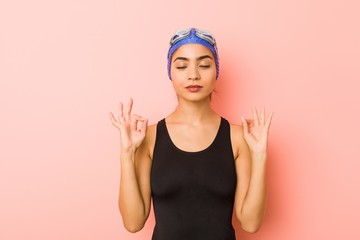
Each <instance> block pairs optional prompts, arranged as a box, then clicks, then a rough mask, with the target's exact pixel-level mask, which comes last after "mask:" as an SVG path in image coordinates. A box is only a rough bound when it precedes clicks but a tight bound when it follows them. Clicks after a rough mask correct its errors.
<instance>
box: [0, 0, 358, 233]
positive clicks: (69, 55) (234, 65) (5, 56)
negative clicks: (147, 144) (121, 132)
mask: <svg viewBox="0 0 360 240" xmlns="http://www.w3.org/2000/svg"><path fill="white" fill-rule="evenodd" d="M359 7H360V4H359V3H357V1H351V0H348V1H346V0H345V1H335V0H331V1H325V0H323V1H320V0H315V1H314V0H305V1H291V0H290V1H289V0H278V1H265V0H257V1H231V0H223V1H216V2H215V3H214V2H213V3H210V1H206V2H205V1H192V0H183V1H177V2H176V1H165V0H161V1H145V0H143V1H127V2H125V1H115V0H102V1H94V0H91V1H89V0H82V1H80V0H76V1H74V0H71V1H70V0H63V1H45V0H43V1H40V0H34V1H24V0H23V1H21V0H15V1H2V2H1V3H0V109H1V118H0V143H1V145H0V146H1V150H0V193H1V197H0V239H1V240H10V239H11V240H23V239H31V240H33V239H34V240H35V239H52V240H57V239H59V240H60V239H61V240H62V239H88V240H92V239H94V240H95V239H136V240H143V239H150V236H151V232H152V228H153V226H154V218H153V216H151V217H150V220H149V221H148V223H147V225H146V227H145V229H144V230H142V231H141V232H139V233H137V234H130V233H127V232H126V231H125V229H124V228H123V226H122V222H121V218H120V214H119V212H118V209H117V194H118V186H119V166H120V164H119V138H118V132H117V131H116V129H115V128H113V126H112V125H111V123H110V120H109V118H108V112H109V111H115V110H116V107H117V104H118V101H120V100H123V101H126V100H127V99H128V98H129V97H130V96H132V97H133V98H134V99H135V105H134V108H135V111H136V112H138V113H140V114H142V115H143V116H146V117H148V118H149V119H150V122H151V123H155V122H156V121H157V120H159V119H160V118H162V117H164V116H166V114H168V113H169V112H170V111H171V110H172V109H173V108H174V106H175V104H176V99H175V96H174V94H173V92H172V86H171V82H170V81H169V80H168V79H167V75H166V52H167V47H168V40H169V37H170V36H171V34H172V33H173V32H174V31H175V30H176V29H178V28H184V27H190V26H196V27H199V28H204V29H208V30H210V31H212V32H213V33H214V34H215V36H216V37H217V41H218V47H219V51H220V57H221V63H220V64H221V73H220V79H219V81H218V86H217V92H218V93H217V94H216V95H215V97H214V106H215V108H216V109H217V110H218V111H219V112H220V113H221V114H223V115H224V116H225V117H226V118H228V119H229V120H231V121H232V122H234V123H240V117H241V115H245V116H246V117H250V116H251V115H250V107H251V105H252V104H255V105H258V106H265V107H266V108H267V109H268V110H271V111H274V112H275V114H274V118H273V124H272V127H271V134H270V158H269V165H268V166H269V168H268V208H267V213H266V217H265V220H264V223H263V226H262V228H261V230H260V231H259V232H258V233H256V234H255V235H250V234H245V233H244V232H242V231H241V230H239V229H237V230H236V231H237V237H238V239H246V240H251V239H269V240H274V239H276V240H289V239H291V240H303V239H334V240H335V239H336V240H337V239H346V240H352V239H354V240H355V239H360V233H359V231H358V223H359V220H360V217H359V216H360V211H359V204H360V184H359V183H360V174H359V168H360V163H359V162H360V161H359V153H358V151H359V149H360V145H359V136H360V127H359V122H360V114H359V104H360V98H359V96H358V93H357V92H358V89H359V85H360V84H359V82H360V57H359V56H360V31H359V22H360V17H359V15H358V9H359ZM235 226H236V227H239V226H238V225H237V224H235Z"/></svg>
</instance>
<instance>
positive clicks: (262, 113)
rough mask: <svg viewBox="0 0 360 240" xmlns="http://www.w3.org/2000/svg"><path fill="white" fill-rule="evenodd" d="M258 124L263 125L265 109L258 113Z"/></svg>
mask: <svg viewBox="0 0 360 240" xmlns="http://www.w3.org/2000/svg"><path fill="white" fill-rule="evenodd" d="M260 124H261V125H265V108H262V110H261V112H260Z"/></svg>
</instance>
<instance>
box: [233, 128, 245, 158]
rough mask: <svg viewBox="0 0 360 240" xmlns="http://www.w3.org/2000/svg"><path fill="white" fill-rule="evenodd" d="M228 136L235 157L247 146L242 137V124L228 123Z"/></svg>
mask: <svg viewBox="0 0 360 240" xmlns="http://www.w3.org/2000/svg"><path fill="white" fill-rule="evenodd" d="M230 137H231V145H232V148H233V152H234V158H235V159H236V158H237V157H238V156H239V154H240V152H241V151H243V150H244V148H247V144H246V142H245V139H244V137H243V127H242V125H237V124H232V123H230Z"/></svg>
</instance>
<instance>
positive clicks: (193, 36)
mask: <svg viewBox="0 0 360 240" xmlns="http://www.w3.org/2000/svg"><path fill="white" fill-rule="evenodd" d="M193 43H195V44H201V45H203V46H205V47H207V48H208V49H209V50H210V51H211V52H212V54H213V55H214V60H215V65H216V79H217V78H218V76H219V56H218V52H217V47H216V41H215V38H214V37H213V36H212V34H211V33H210V32H207V31H203V30H199V29H197V28H189V29H186V30H180V31H178V32H176V33H175V34H174V36H173V37H172V38H171V40H170V48H169V52H168V56H167V58H168V64H167V70H168V75H169V78H170V80H171V75H170V66H171V57H172V55H173V53H174V52H175V50H176V49H178V48H179V47H181V46H182V45H185V44H193Z"/></svg>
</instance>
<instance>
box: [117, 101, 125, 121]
mask: <svg viewBox="0 0 360 240" xmlns="http://www.w3.org/2000/svg"><path fill="white" fill-rule="evenodd" d="M118 118H119V122H120V123H123V122H125V119H124V106H123V103H122V102H120V103H119V113H118Z"/></svg>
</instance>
